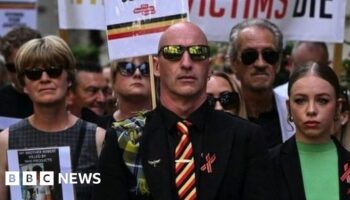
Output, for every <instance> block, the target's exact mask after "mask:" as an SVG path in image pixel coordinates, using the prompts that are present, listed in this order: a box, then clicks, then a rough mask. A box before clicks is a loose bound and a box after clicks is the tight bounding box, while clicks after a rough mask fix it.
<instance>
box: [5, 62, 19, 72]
mask: <svg viewBox="0 0 350 200" xmlns="http://www.w3.org/2000/svg"><path fill="white" fill-rule="evenodd" d="M5 66H6V69H7V71H9V72H11V73H16V67H15V64H14V63H6V64H5Z"/></svg>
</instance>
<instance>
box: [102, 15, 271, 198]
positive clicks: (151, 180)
mask: <svg viewBox="0 0 350 200" xmlns="http://www.w3.org/2000/svg"><path fill="white" fill-rule="evenodd" d="M158 49H159V53H158V56H157V57H156V58H154V61H155V62H154V63H155V66H154V69H155V70H154V73H155V75H156V76H157V77H158V78H159V80H160V82H159V84H160V104H159V105H158V106H157V108H156V109H155V110H153V111H151V112H149V113H146V114H145V115H144V118H142V116H141V117H140V116H138V117H134V118H131V119H128V121H127V122H128V123H125V124H121V126H119V127H116V128H114V129H110V131H111V134H107V135H106V139H105V144H104V148H103V150H102V152H101V157H100V163H99V164H100V165H99V167H100V172H101V184H100V185H97V188H96V199H158V200H164V199H169V200H170V199H271V198H270V196H269V194H270V190H269V188H268V187H269V184H267V183H266V182H267V181H268V178H269V177H268V175H269V167H268V163H266V162H265V161H266V158H267V149H266V147H265V146H264V143H263V142H261V141H262V139H261V135H260V134H261V132H260V128H259V127H258V126H256V125H254V124H252V123H250V122H248V121H246V120H243V119H241V118H238V117H234V116H232V115H231V114H229V113H226V112H222V111H216V110H214V109H213V108H212V107H211V106H210V105H209V104H208V102H207V94H206V85H207V80H208V78H209V71H210V66H209V64H210V62H209V57H210V48H209V46H208V41H207V38H206V36H205V35H204V33H203V31H202V30H201V29H200V28H199V27H197V26H196V25H194V24H192V23H189V22H180V23H177V24H175V25H172V26H170V27H169V28H168V29H167V30H166V31H165V32H164V33H163V35H162V36H161V38H160V41H159V48H158Z"/></svg>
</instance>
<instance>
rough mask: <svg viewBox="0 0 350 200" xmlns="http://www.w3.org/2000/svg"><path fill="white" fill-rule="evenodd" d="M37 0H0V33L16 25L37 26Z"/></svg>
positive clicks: (3, 33) (34, 27)
mask: <svg viewBox="0 0 350 200" xmlns="http://www.w3.org/2000/svg"><path fill="white" fill-rule="evenodd" d="M36 6H37V0H12V1H8V0H0V25H1V28H0V35H5V34H6V33H7V32H8V31H10V30H11V29H13V28H14V27H18V26H28V27H30V28H33V29H36V28H37V9H36Z"/></svg>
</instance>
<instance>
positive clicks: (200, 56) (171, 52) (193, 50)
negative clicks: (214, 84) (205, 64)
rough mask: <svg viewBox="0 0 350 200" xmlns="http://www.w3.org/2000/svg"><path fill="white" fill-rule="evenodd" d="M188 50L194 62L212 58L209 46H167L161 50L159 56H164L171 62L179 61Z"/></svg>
mask: <svg viewBox="0 0 350 200" xmlns="http://www.w3.org/2000/svg"><path fill="white" fill-rule="evenodd" d="M186 50H187V52H188V54H189V55H190V57H191V59H192V60H193V61H202V60H206V59H208V58H209V56H210V48H209V46H207V45H191V46H182V45H167V46H163V47H162V48H160V49H159V52H158V55H161V54H162V55H163V57H164V58H165V59H167V60H170V61H179V60H181V58H182V55H183V54H184V52H185V51H186Z"/></svg>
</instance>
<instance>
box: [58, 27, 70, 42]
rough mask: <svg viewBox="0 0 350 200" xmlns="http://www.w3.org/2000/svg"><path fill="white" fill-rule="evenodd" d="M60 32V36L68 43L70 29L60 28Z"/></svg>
mask: <svg viewBox="0 0 350 200" xmlns="http://www.w3.org/2000/svg"><path fill="white" fill-rule="evenodd" d="M58 33H59V36H60V37H61V38H62V39H63V40H64V41H65V42H66V43H67V44H69V43H68V40H69V34H68V31H67V30H64V29H59V30H58Z"/></svg>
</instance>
